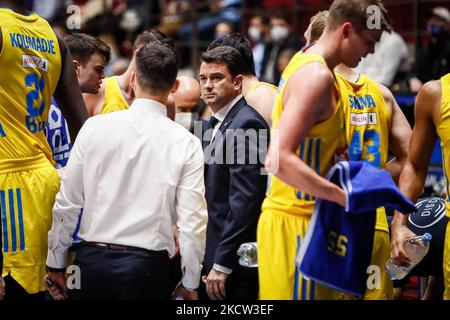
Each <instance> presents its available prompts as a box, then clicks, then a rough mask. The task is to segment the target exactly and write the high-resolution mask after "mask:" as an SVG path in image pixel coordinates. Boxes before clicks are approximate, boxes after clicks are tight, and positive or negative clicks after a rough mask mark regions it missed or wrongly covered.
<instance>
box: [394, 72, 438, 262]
mask: <svg viewBox="0 0 450 320" xmlns="http://www.w3.org/2000/svg"><path fill="white" fill-rule="evenodd" d="M440 96H441V85H440V82H439V81H431V82H429V83H427V84H426V85H424V86H423V87H422V89H421V90H420V91H419V94H418V96H417V99H416V106H415V110H414V117H415V125H414V129H413V131H412V136H411V142H410V145H409V153H408V157H407V159H406V162H405V165H404V167H403V170H402V172H401V174H400V181H399V188H400V191H401V192H403V194H405V195H406V196H407V197H408V198H409V199H410V200H411V201H412V202H414V203H415V202H416V201H417V199H418V198H419V196H420V194H421V193H422V189H423V186H424V183H425V178H426V176H427V173H428V162H429V160H430V157H431V153H432V152H433V148H434V145H435V143H436V138H437V134H436V127H435V120H436V119H437V117H438V115H439V110H440V103H441V97H440ZM407 221H408V215H407V214H402V213H400V212H395V214H394V219H393V221H392V241H391V256H392V258H393V260H394V263H396V264H398V265H407V264H409V263H410V259H409V258H408V257H407V256H406V253H405V251H404V249H403V243H404V242H405V240H406V239H408V238H409V237H411V236H412V235H414V234H413V233H412V232H411V231H410V230H409V229H408V228H407V226H406V224H407Z"/></svg>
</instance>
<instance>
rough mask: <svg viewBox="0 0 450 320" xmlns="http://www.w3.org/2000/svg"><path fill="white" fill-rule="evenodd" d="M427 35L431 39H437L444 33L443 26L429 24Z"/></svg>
mask: <svg viewBox="0 0 450 320" xmlns="http://www.w3.org/2000/svg"><path fill="white" fill-rule="evenodd" d="M427 33H428V34H429V35H430V36H432V37H439V36H440V35H442V34H444V33H446V30H445V28H444V26H441V25H438V24H430V25H428V27H427Z"/></svg>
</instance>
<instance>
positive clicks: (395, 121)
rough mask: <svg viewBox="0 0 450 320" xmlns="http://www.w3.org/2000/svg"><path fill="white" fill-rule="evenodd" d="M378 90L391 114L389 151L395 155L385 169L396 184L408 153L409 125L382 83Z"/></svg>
mask: <svg viewBox="0 0 450 320" xmlns="http://www.w3.org/2000/svg"><path fill="white" fill-rule="evenodd" d="M380 90H381V92H382V94H383V98H384V101H385V102H386V106H387V107H388V109H389V111H390V114H391V119H390V123H389V151H390V152H391V153H392V154H393V155H394V157H395V158H394V159H392V160H391V161H389V163H388V164H387V170H388V171H389V172H390V173H391V175H392V178H393V179H394V180H395V182H396V183H397V184H398V179H399V177H400V172H401V171H402V168H403V165H404V164H405V161H406V157H407V155H408V149H409V141H410V139H411V127H410V125H409V123H408V120H406V117H405V115H404V114H403V111H402V110H401V109H400V107H399V106H398V104H397V102H396V101H395V98H394V96H393V95H392V93H391V91H390V90H389V89H388V88H386V87H385V86H383V85H380Z"/></svg>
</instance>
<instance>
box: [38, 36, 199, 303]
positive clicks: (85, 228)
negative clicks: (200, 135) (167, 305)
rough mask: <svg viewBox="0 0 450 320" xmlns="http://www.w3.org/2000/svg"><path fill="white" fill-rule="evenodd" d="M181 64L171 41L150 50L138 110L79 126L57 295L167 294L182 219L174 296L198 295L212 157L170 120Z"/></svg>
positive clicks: (61, 229) (62, 226)
mask: <svg viewBox="0 0 450 320" xmlns="http://www.w3.org/2000/svg"><path fill="white" fill-rule="evenodd" d="M177 71H178V66H177V59H176V53H175V52H174V50H173V49H172V48H169V47H167V46H165V45H164V44H158V43H152V46H151V47H150V46H146V47H143V48H142V49H141V50H140V51H139V53H138V54H137V59H136V73H133V75H132V78H131V85H132V86H133V88H134V90H135V92H136V100H135V101H134V102H133V104H132V105H131V107H130V109H128V110H126V111H120V112H113V113H109V114H106V115H100V116H97V117H93V118H90V119H89V120H88V121H87V122H86V124H85V125H84V126H83V128H82V130H81V131H80V134H79V135H78V138H77V141H76V143H75V145H74V147H73V150H72V154H71V156H70V158H69V162H68V165H67V169H66V173H65V175H64V178H63V180H62V184H61V190H60V192H59V193H58V195H57V197H56V202H55V206H54V208H53V225H52V229H51V230H50V232H49V234H48V242H49V250H48V257H47V267H48V270H49V272H48V274H47V288H48V289H49V291H50V293H51V294H52V296H53V297H54V298H55V299H64V298H67V297H68V296H70V297H71V298H72V297H73V298H74V299H165V298H168V297H169V295H168V294H167V293H168V289H169V276H170V273H169V270H170V268H169V263H170V262H169V261H170V260H169V254H170V255H172V254H173V253H174V251H175V243H174V241H173V239H174V237H173V230H172V223H174V222H175V223H176V224H177V226H178V230H179V243H180V253H181V267H182V270H183V277H182V280H181V282H180V284H179V285H178V286H177V287H176V289H175V292H174V296H177V297H180V296H181V297H182V298H184V299H196V298H197V297H198V294H197V292H196V289H197V287H198V285H199V281H200V272H201V268H202V266H201V262H202V259H203V255H204V250H205V234H206V224H207V212H206V200H205V197H204V192H205V190H204V181H203V167H204V157H203V153H202V147H201V144H200V142H199V141H198V139H197V138H196V137H195V136H194V135H192V134H190V133H189V132H188V131H187V130H185V129H184V128H183V127H182V126H180V125H179V124H177V123H175V122H173V121H171V120H170V119H168V118H167V117H166V107H165V104H166V102H167V97H168V95H169V93H170V92H171V90H175V89H176V88H177V86H178V82H177V81H176V75H177ZM80 208H84V212H83V217H82V219H81V224H80V229H79V234H78V236H79V237H80V238H81V239H82V244H81V246H80V248H79V249H78V251H77V253H76V257H75V264H76V265H78V266H79V267H80V270H81V289H79V290H70V291H68V290H67V285H66V279H65V274H64V269H65V268H66V267H67V266H66V263H67V262H66V257H67V249H68V247H69V246H70V245H71V244H72V239H71V236H72V232H73V230H74V228H75V224H76V222H77V217H78V212H79V210H80ZM68 293H69V294H68Z"/></svg>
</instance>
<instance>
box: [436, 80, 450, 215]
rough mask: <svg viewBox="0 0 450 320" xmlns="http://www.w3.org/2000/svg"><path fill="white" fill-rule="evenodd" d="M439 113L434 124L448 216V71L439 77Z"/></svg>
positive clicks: (449, 168)
mask: <svg viewBox="0 0 450 320" xmlns="http://www.w3.org/2000/svg"><path fill="white" fill-rule="evenodd" d="M441 90H442V96H441V113H440V116H439V122H438V124H437V126H436V128H437V134H438V136H439V137H440V138H441V148H442V166H443V169H444V173H445V180H446V187H447V201H446V203H445V205H446V211H447V216H449V217H450V202H449V201H450V198H449V190H450V189H449V174H450V73H448V74H447V75H445V76H443V77H442V78H441Z"/></svg>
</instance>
